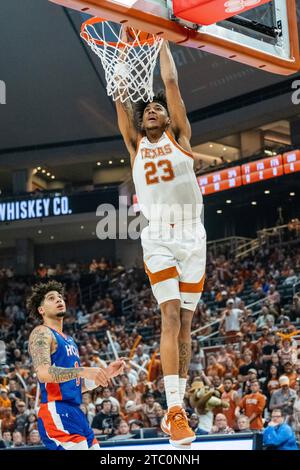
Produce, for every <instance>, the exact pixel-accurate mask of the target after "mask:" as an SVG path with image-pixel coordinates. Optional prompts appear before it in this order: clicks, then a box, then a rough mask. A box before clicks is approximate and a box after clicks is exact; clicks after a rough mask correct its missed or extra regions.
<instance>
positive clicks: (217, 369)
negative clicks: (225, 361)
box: [206, 354, 225, 377]
mask: <svg viewBox="0 0 300 470" xmlns="http://www.w3.org/2000/svg"><path fill="white" fill-rule="evenodd" d="M207 362H208V366H207V369H206V375H207V376H208V377H214V376H216V375H217V376H218V377H223V376H224V373H225V368H224V367H223V366H222V365H221V364H218V362H217V358H216V356H215V354H210V356H209V357H208V361H207Z"/></svg>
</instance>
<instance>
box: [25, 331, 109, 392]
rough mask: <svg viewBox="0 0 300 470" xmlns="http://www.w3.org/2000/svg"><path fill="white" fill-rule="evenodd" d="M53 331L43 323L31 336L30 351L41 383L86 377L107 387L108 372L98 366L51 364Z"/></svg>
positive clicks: (61, 381)
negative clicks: (58, 365)
mask: <svg viewBox="0 0 300 470" xmlns="http://www.w3.org/2000/svg"><path fill="white" fill-rule="evenodd" d="M52 338H53V337H52V333H51V331H50V330H49V328H47V327H45V326H43V325H41V326H38V327H36V328H35V329H34V330H33V331H32V333H31V335H30V338H29V353H30V356H31V359H32V363H33V367H34V370H35V372H36V374H37V377H38V380H39V381H40V382H41V383H63V382H68V381H69V380H73V379H78V378H84V379H89V380H93V381H94V382H95V384H96V385H101V386H103V387H106V386H107V385H108V378H109V377H108V374H107V373H106V371H105V369H102V368H98V367H70V368H69V367H56V366H54V365H51V343H52Z"/></svg>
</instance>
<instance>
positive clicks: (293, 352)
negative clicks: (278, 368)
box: [278, 338, 297, 365]
mask: <svg viewBox="0 0 300 470" xmlns="http://www.w3.org/2000/svg"><path fill="white" fill-rule="evenodd" d="M278 357H279V359H280V362H281V365H284V364H285V363H286V362H290V363H291V364H295V363H296V362H297V349H296V348H295V347H294V346H293V344H292V342H291V339H289V338H286V339H283V341H282V348H280V349H279V351H278Z"/></svg>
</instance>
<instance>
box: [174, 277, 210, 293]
mask: <svg viewBox="0 0 300 470" xmlns="http://www.w3.org/2000/svg"><path fill="white" fill-rule="evenodd" d="M204 281H205V274H204V275H203V277H202V278H201V280H200V281H199V282H179V291H180V292H187V293H189V294H191V293H195V294H196V293H197V294H198V293H200V292H202V291H203V286H204Z"/></svg>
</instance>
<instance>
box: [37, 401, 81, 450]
mask: <svg viewBox="0 0 300 470" xmlns="http://www.w3.org/2000/svg"><path fill="white" fill-rule="evenodd" d="M78 409H79V407H78ZM79 411H81V410H80V409H79ZM39 419H40V423H39V430H40V429H41V431H42V435H41V437H42V440H43V443H44V444H45V446H46V447H47V448H48V449H54V446H56V448H57V450H88V443H87V440H86V437H85V436H84V433H83V429H82V422H81V421H80V420H78V413H77V407H75V406H71V405H67V404H66V403H63V402H49V403H45V404H42V405H41V406H40V410H39ZM43 436H44V437H45V439H43Z"/></svg>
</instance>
